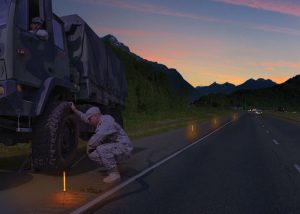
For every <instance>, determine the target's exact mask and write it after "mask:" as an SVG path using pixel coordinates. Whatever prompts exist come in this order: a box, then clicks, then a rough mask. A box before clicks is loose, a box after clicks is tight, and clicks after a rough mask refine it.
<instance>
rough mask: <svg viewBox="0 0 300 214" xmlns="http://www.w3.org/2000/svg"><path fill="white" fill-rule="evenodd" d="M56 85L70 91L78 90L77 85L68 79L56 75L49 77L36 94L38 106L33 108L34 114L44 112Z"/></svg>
mask: <svg viewBox="0 0 300 214" xmlns="http://www.w3.org/2000/svg"><path fill="white" fill-rule="evenodd" d="M56 87H60V88H64V89H65V90H67V91H69V92H76V88H75V86H74V85H73V84H72V83H71V82H70V81H68V80H64V79H59V78H56V77H49V78H47V79H46V80H45V81H44V82H43V84H42V86H41V88H40V89H39V92H38V94H37V96H36V102H35V104H36V106H35V108H33V111H34V112H33V114H32V115H36V116H38V115H41V114H42V113H43V111H44V108H45V105H46V104H47V102H48V98H49V96H50V94H51V93H52V91H53V90H54V89H55V88H56Z"/></svg>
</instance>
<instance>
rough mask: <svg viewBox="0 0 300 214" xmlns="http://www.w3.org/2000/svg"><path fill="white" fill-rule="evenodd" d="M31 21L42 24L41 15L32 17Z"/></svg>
mask: <svg viewBox="0 0 300 214" xmlns="http://www.w3.org/2000/svg"><path fill="white" fill-rule="evenodd" d="M31 21H32V23H39V24H41V25H42V24H43V23H44V20H43V19H42V18H41V17H34V18H33V19H32V20H31Z"/></svg>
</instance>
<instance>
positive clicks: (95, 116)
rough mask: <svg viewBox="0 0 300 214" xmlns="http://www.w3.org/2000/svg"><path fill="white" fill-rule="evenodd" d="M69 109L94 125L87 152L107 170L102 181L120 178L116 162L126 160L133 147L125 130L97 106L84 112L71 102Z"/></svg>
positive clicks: (106, 181)
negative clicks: (106, 174)
mask: <svg viewBox="0 0 300 214" xmlns="http://www.w3.org/2000/svg"><path fill="white" fill-rule="evenodd" d="M71 109H72V111H73V112H74V113H75V114H77V115H78V116H79V117H80V118H81V119H82V120H83V121H84V122H86V123H89V124H90V125H92V126H94V127H96V131H95V134H94V135H93V136H92V137H91V138H90V140H89V141H88V144H87V154H88V156H89V158H90V159H91V160H93V161H96V162H98V163H99V164H100V165H101V166H104V167H105V168H106V169H107V170H108V172H109V174H108V176H107V177H105V178H104V179H103V182H105V183H113V182H115V181H118V180H120V172H119V170H118V167H117V164H120V163H122V162H123V161H125V160H127V159H128V158H129V157H130V156H131V152H132V149H133V146H132V143H131V141H130V139H129V137H128V136H127V134H126V133H125V131H124V130H123V129H122V128H121V126H120V125H119V124H118V123H116V122H115V120H114V118H113V117H112V116H110V115H102V114H101V112H100V110H99V108H97V107H91V108H89V109H88V110H87V111H86V113H85V114H84V113H82V112H81V111H79V110H77V109H76V107H75V106H74V104H73V103H71Z"/></svg>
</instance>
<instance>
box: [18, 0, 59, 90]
mask: <svg viewBox="0 0 300 214" xmlns="http://www.w3.org/2000/svg"><path fill="white" fill-rule="evenodd" d="M49 2H51V1H48V0H17V4H16V10H15V23H16V24H15V25H16V26H15V31H14V32H15V33H14V43H15V45H14V47H15V68H14V71H15V72H14V73H15V75H14V78H15V79H17V80H19V82H21V83H22V82H23V83H26V84H29V85H31V86H33V87H39V86H40V85H41V84H42V82H43V81H44V80H45V79H46V78H48V77H50V76H52V73H53V58H54V54H53V36H52V33H51V32H52V17H49V16H50V15H49V14H52V11H50V12H49V11H48V10H52V8H51V5H50V6H49ZM50 4H51V3H50ZM36 17H39V18H40V19H41V20H43V23H42V29H43V30H44V31H46V32H47V33H48V39H41V38H40V37H38V36H37V35H36V34H35V33H33V30H32V26H31V22H32V20H33V18H36Z"/></svg>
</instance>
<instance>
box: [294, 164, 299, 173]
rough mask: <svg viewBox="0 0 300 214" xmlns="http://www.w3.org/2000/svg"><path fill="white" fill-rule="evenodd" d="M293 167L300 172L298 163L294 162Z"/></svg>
mask: <svg viewBox="0 0 300 214" xmlns="http://www.w3.org/2000/svg"><path fill="white" fill-rule="evenodd" d="M294 167H295V169H296V170H297V171H298V172H299V173H300V166H299V165H298V164H296V163H295V164H294Z"/></svg>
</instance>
